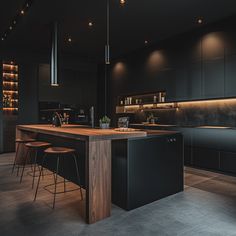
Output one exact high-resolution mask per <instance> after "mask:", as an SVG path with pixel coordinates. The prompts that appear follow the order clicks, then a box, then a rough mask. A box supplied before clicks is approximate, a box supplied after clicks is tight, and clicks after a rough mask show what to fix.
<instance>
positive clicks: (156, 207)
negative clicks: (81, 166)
mask: <svg viewBox="0 0 236 236" xmlns="http://www.w3.org/2000/svg"><path fill="white" fill-rule="evenodd" d="M12 159H13V154H5V155H0V213H1V214H0V235H1V236H15V235H16V236H21V235H22V236H28V235H29V236H54V235H55V236H61V235H63V236H64V235H66V236H70V235H83V236H86V235H91V236H100V235H102V236H110V235H111V236H112V235H114V236H115V235H117V236H118V235H119V236H121V235H125V236H129V235H130V236H133V235H134V236H139V235H140V236H149V235H155V236H159V235H160V236H162V235H163V236H164V235H167V236H168V235H170V236H175V235H181V236H182V235H186V236H192V235H201V236H208V235H214V236H216V235H220V236H227V235H236V178H235V177H229V176H224V175H220V174H216V173H211V172H206V171H199V170H195V169H190V168H186V171H185V191H184V192H183V193H179V194H176V195H173V196H170V197H168V198H165V199H162V200H160V201H157V202H154V203H152V204H149V205H147V206H144V207H141V208H138V209H136V210H133V211H130V212H126V211H124V210H121V209H119V208H118V207H116V206H113V207H112V216H111V217H110V218H108V219H106V220H103V221H101V222H98V223H96V224H93V225H87V224H85V222H84V220H83V218H82V215H83V213H82V212H81V208H82V205H83V202H82V201H81V200H80V197H79V193H78V192H73V193H68V194H65V195H64V194H63V196H59V197H58V199H57V203H56V209H55V210H52V209H51V208H50V204H51V202H52V196H51V195H50V194H49V193H48V192H46V191H43V190H41V191H40V192H39V198H38V200H37V201H36V203H33V202H32V198H33V193H34V191H32V190H31V186H30V185H31V177H30V176H25V179H24V181H23V183H22V184H21V185H20V184H19V178H17V177H16V176H15V175H13V176H12V175H11V165H10V164H11V163H12ZM48 178H49V177H48ZM44 181H45V180H44Z"/></svg>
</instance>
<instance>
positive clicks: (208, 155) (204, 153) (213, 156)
mask: <svg viewBox="0 0 236 236" xmlns="http://www.w3.org/2000/svg"><path fill="white" fill-rule="evenodd" d="M192 155H193V156H192V158H193V165H194V166H197V167H201V168H206V169H213V170H219V164H220V160H219V151H217V150H213V149H208V148H202V147H193V148H192Z"/></svg>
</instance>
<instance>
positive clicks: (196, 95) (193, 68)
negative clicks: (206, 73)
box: [188, 61, 202, 100]
mask: <svg viewBox="0 0 236 236" xmlns="http://www.w3.org/2000/svg"><path fill="white" fill-rule="evenodd" d="M188 81H189V90H188V97H189V99H190V100H194V99H201V98H202V65H201V62H200V61H199V62H195V63H190V64H189V65H188Z"/></svg>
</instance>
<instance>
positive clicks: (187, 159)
mask: <svg viewBox="0 0 236 236" xmlns="http://www.w3.org/2000/svg"><path fill="white" fill-rule="evenodd" d="M184 165H186V166H190V165H192V148H191V147H190V146H184Z"/></svg>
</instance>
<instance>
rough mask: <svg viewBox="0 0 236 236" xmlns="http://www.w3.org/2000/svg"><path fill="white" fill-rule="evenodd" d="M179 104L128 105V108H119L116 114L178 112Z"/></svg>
mask: <svg viewBox="0 0 236 236" xmlns="http://www.w3.org/2000/svg"><path fill="white" fill-rule="evenodd" d="M176 109H178V104H177V103H175V102H173V103H153V104H144V105H128V106H117V107H116V113H117V114H122V113H123V114H124V113H135V112H137V111H155V110H176Z"/></svg>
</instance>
